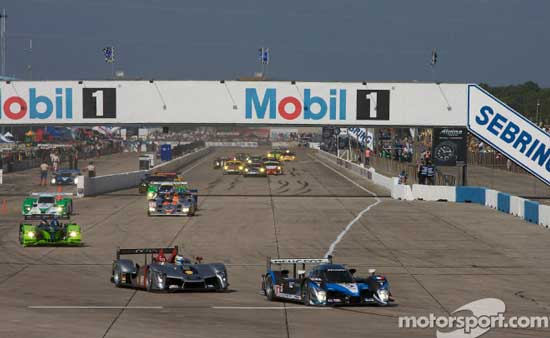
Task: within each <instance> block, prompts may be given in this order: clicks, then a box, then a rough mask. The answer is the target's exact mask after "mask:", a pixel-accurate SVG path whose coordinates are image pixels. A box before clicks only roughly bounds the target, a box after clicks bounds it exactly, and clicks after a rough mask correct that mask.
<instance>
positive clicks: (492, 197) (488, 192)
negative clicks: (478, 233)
mask: <svg viewBox="0 0 550 338" xmlns="http://www.w3.org/2000/svg"><path fill="white" fill-rule="evenodd" d="M317 157H318V158H319V159H322V160H325V161H327V162H331V163H335V164H337V165H339V166H341V167H343V168H345V169H347V170H348V171H351V172H354V173H356V174H359V175H361V176H363V177H365V178H367V179H368V180H370V181H372V182H373V183H375V184H377V185H380V186H383V187H385V188H387V189H389V190H390V192H391V197H392V198H393V199H400V200H408V201H410V200H424V201H447V202H458V203H478V204H481V205H484V206H487V207H489V208H493V209H497V210H499V211H501V212H504V213H507V214H510V215H514V216H517V217H520V218H522V219H524V220H526V221H527V222H531V223H535V224H540V225H543V226H545V227H546V228H549V227H550V206H548V205H543V204H540V203H539V202H536V201H530V200H527V199H524V198H521V197H517V196H512V195H510V194H507V193H503V192H500V191H496V190H493V189H487V188H485V187H470V186H457V187H453V186H434V185H419V184H413V185H412V187H411V186H410V185H405V184H398V183H397V178H396V177H393V178H390V177H386V176H383V175H380V174H379V173H377V172H376V171H375V170H374V169H373V168H368V169H367V168H364V167H361V166H359V165H357V164H355V163H352V162H349V161H346V160H343V159H340V158H337V157H336V156H335V155H333V154H330V153H327V152H325V151H321V150H320V151H318V152H317Z"/></svg>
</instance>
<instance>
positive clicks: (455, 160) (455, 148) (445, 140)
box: [432, 127, 468, 166]
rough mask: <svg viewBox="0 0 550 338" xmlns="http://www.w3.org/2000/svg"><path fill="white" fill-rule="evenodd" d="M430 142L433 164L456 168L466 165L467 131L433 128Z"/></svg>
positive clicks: (462, 129)
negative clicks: (458, 165) (459, 165)
mask: <svg viewBox="0 0 550 338" xmlns="http://www.w3.org/2000/svg"><path fill="white" fill-rule="evenodd" d="M432 137H433V141H432V159H433V164H434V165H436V166H438V165H442V166H456V165H457V164H465V163H466V147H467V138H468V131H467V129H466V128H452V127H449V128H434V129H433V136H432Z"/></svg>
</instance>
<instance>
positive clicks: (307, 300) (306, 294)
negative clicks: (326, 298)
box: [302, 281, 311, 306]
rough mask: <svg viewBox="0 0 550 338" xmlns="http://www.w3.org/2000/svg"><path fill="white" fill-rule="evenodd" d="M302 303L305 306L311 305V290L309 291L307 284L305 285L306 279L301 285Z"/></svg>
mask: <svg viewBox="0 0 550 338" xmlns="http://www.w3.org/2000/svg"><path fill="white" fill-rule="evenodd" d="M302 303H303V304H304V305H305V306H310V305H311V291H309V286H307V281H306V282H305V283H304V286H303V287H302Z"/></svg>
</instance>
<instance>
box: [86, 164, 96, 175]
mask: <svg viewBox="0 0 550 338" xmlns="http://www.w3.org/2000/svg"><path fill="white" fill-rule="evenodd" d="M87 170H88V176H89V177H95V165H94V162H92V161H90V162H89V163H88V167H87Z"/></svg>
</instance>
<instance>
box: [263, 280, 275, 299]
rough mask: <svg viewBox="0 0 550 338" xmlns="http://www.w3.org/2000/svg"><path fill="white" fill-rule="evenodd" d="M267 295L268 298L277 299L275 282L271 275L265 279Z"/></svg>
mask: <svg viewBox="0 0 550 338" xmlns="http://www.w3.org/2000/svg"><path fill="white" fill-rule="evenodd" d="M265 296H266V298H267V300H270V301H272V300H274V299H275V290H273V282H272V281H271V277H267V278H266V280H265Z"/></svg>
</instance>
